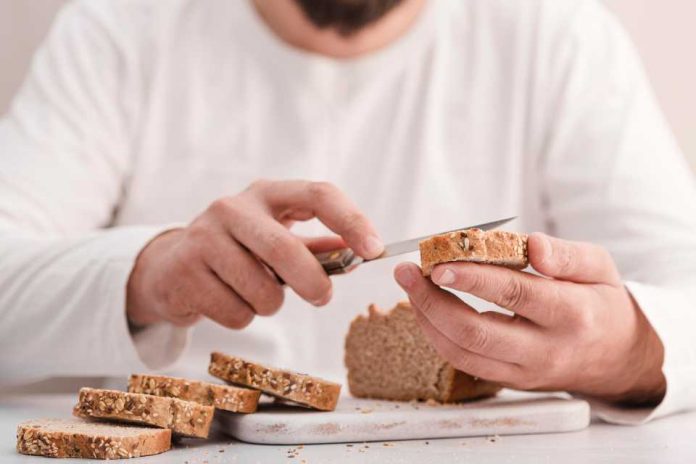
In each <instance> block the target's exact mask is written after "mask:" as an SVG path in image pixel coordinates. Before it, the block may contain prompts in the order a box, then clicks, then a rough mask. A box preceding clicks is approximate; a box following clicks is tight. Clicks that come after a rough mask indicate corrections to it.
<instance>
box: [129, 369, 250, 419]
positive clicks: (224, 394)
mask: <svg viewBox="0 0 696 464" xmlns="http://www.w3.org/2000/svg"><path fill="white" fill-rule="evenodd" d="M128 391H129V392H131V393H145V394H147V395H155V396H166V397H170V398H179V399H180V400H185V401H195V402H196V403H200V404H203V405H206V406H213V407H215V408H218V409H224V410H225V411H231V412H243V413H251V412H254V411H256V407H257V406H258V404H259V396H261V392H260V391H258V390H251V389H249V388H242V387H234V386H232V385H217V384H214V383H208V382H199V381H197V380H188V379H180V378H177V377H166V376H162V375H143V374H133V375H131V376H130V379H128Z"/></svg>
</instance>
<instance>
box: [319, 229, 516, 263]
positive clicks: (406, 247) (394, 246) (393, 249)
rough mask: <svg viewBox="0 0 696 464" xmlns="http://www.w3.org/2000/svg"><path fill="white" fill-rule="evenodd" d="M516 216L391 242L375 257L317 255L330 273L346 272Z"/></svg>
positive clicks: (343, 252) (347, 250)
mask: <svg viewBox="0 0 696 464" xmlns="http://www.w3.org/2000/svg"><path fill="white" fill-rule="evenodd" d="M516 218H517V216H513V217H509V218H506V219H500V220H498V221H493V222H486V223H485V224H477V225H475V226H469V227H461V228H459V229H454V230H450V231H447V232H439V233H437V234H432V235H426V236H424V237H418V238H412V239H410V240H404V241H403V242H396V243H391V244H389V245H386V246H385V247H384V252H382V254H381V255H379V256H378V257H376V258H374V259H363V258H361V257H360V256H357V255H356V254H355V253H354V252H353V250H351V249H350V248H342V249H340V250H334V251H328V252H325V253H317V254H316V255H315V256H316V258H317V259H318V260H319V262H320V263H321V265H322V267H323V268H324V270H325V271H326V273H327V274H328V275H335V274H346V273H348V272H350V271H352V270H353V269H355V268H356V267H357V266H359V265H361V264H363V263H370V262H372V261H377V260H380V259H384V258H391V257H393V256H398V255H403V254H405V253H410V252H412V251H417V250H418V244H419V243H420V242H421V241H423V240H427V239H429V238H432V237H435V236H437V235H444V234H449V233H451V232H456V231H458V230H465V229H481V230H491V229H495V228H496V227H500V226H502V225H503V224H506V223H508V222H510V221H512V220H513V219H516Z"/></svg>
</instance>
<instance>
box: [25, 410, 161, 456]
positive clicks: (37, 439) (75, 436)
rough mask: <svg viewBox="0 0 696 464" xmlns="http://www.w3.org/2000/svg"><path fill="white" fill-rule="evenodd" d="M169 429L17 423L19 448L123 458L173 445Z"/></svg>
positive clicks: (73, 421)
mask: <svg viewBox="0 0 696 464" xmlns="http://www.w3.org/2000/svg"><path fill="white" fill-rule="evenodd" d="M171 439H172V432H171V430H169V429H153V428H150V427H133V426H127V425H118V424H103V423H91V422H85V421H83V420H80V419H37V420H31V421H27V422H23V423H21V424H19V425H18V426H17V452H18V453H21V454H30V455H34V456H47V457H51V458H91V459H123V458H137V457H140V456H150V455H153V454H159V453H163V452H165V451H167V450H168V449H169V448H171Z"/></svg>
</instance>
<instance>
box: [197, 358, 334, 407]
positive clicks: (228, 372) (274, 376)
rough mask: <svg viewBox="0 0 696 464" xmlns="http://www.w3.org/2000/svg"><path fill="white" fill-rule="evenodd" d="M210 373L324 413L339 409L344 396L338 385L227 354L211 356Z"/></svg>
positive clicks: (227, 380)
mask: <svg viewBox="0 0 696 464" xmlns="http://www.w3.org/2000/svg"><path fill="white" fill-rule="evenodd" d="M208 372H210V374H211V375H213V376H215V377H217V378H219V379H222V380H225V381H226V382H230V383H233V384H236V385H242V386H244V387H249V388H254V389H257V390H260V391H262V392H263V393H266V394H268V395H272V396H275V397H277V398H281V399H284V400H287V401H291V402H294V403H298V404H301V405H303V406H307V407H310V408H314V409H318V410H320V411H333V410H334V409H336V404H337V403H338V397H339V395H340V393H341V385H340V384H338V383H334V382H330V381H328V380H324V379H320V378H318V377H312V376H310V375H306V374H299V373H297V372H292V371H288V370H284V369H278V368H275V367H270V366H265V365H262V364H258V363H255V362H251V361H247V360H245V359H242V358H239V357H237V356H231V355H226V354H223V353H212V354H211V355H210V365H209V366H208Z"/></svg>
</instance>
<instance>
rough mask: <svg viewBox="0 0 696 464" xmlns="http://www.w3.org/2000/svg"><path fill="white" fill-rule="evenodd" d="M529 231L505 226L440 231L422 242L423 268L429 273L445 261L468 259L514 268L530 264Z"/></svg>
mask: <svg viewBox="0 0 696 464" xmlns="http://www.w3.org/2000/svg"><path fill="white" fill-rule="evenodd" d="M527 238H528V237H527V235H525V234H518V233H515V232H505V231H502V230H491V231H488V232H484V231H482V230H481V229H469V230H460V231H457V232H450V233H448V234H444V235H437V236H435V237H431V238H429V239H427V240H423V241H422V242H420V244H419V248H420V257H421V268H422V270H423V275H424V276H429V275H430V274H431V273H432V270H433V268H434V267H435V266H437V265H438V264H442V263H448V262H455V261H466V262H473V263H484V264H495V265H499V266H505V267H509V268H511V269H524V268H525V267H527V266H528V265H529V259H528V257H527Z"/></svg>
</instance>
